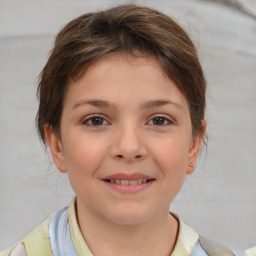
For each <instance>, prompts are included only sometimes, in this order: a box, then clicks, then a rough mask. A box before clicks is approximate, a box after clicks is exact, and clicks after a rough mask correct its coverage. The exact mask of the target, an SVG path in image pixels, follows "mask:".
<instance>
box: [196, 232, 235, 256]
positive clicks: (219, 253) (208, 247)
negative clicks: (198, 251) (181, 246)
mask: <svg viewBox="0 0 256 256" xmlns="http://www.w3.org/2000/svg"><path fill="white" fill-rule="evenodd" d="M199 243H200V245H201V247H202V249H203V250H204V251H205V252H206V253H207V255H209V256H234V255H235V254H234V253H233V252H232V251H231V250H229V249H228V248H227V247H225V246H224V245H221V244H219V243H216V242H214V241H212V240H210V239H208V238H206V237H203V236H199Z"/></svg>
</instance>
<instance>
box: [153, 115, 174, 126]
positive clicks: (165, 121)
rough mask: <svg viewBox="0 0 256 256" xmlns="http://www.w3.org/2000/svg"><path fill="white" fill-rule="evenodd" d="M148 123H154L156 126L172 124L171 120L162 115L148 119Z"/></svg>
mask: <svg viewBox="0 0 256 256" xmlns="http://www.w3.org/2000/svg"><path fill="white" fill-rule="evenodd" d="M149 124H151V125H156V126H166V125H170V124H172V122H171V121H170V120H169V119H167V118H165V117H163V116H157V117H154V118H152V119H151V120H150V121H149Z"/></svg>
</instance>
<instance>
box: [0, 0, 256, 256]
mask: <svg viewBox="0 0 256 256" xmlns="http://www.w3.org/2000/svg"><path fill="white" fill-rule="evenodd" d="M130 2H132V3H139V4H143V5H148V6H151V7H154V8H157V9H159V10H161V11H163V12H165V13H166V14H169V15H171V16H172V17H175V19H176V20H177V21H178V22H179V23H180V24H182V25H183V26H184V27H185V29H186V30H187V31H188V32H189V34H190V35H191V37H192V38H193V40H194V42H195V43H196V45H197V47H198V49H199V54H200V59H201V61H202V64H203V67H204V69H205V72H206V76H207V80H208V93H207V98H208V108H207V121H208V136H209V143H208V153H207V157H206V159H205V154H202V157H201V160H200V163H199V165H198V167H197V170H196V172H195V173H194V174H193V175H190V176H188V177H187V179H186V182H185V184H184V186H183V188H182V190H181V192H180V194H179V195H178V197H177V198H176V200H175V202H174V203H173V205H172V207H171V210H172V211H174V212H176V213H178V214H179V215H180V216H181V217H182V218H183V219H184V220H185V221H186V222H187V223H188V224H189V225H191V226H192V227H194V228H195V229H196V230H197V231H198V232H199V233H201V234H202V235H205V236H208V237H210V238H212V239H214V240H216V241H219V242H222V243H224V244H226V245H227V246H229V247H231V248H232V249H233V250H234V251H236V252H238V253H239V254H240V255H241V252H242V251H243V250H244V249H245V248H248V247H252V246H255V245H256V186H255V181H256V168H255V166H256V145H255V143H256V132H255V131H256V74H255V73H256V20H255V19H253V18H251V17H250V16H249V15H247V14H245V13H243V12H241V11H239V10H237V9H236V8H235V6H234V5H233V6H229V4H227V5H223V4H221V3H218V2H222V3H223V2H225V3H229V2H230V3H231V2H236V1H228V0H226V1H224V0H223V1H207V0H201V1H199V0H197V1H196V0H169V1H167V0H166V1H164V0H162V1H154V0H151V1H150V0H148V1H130ZM241 2H242V3H244V6H245V7H246V8H248V10H249V11H250V12H251V13H252V14H253V13H256V1H255V0H241ZM118 3H127V1H113V0H112V1H106V0H105V1H103V0H102V1H100V0H88V1H86V0H74V1H69V0H62V1H57V0H51V1H49V0H41V1H39V0H38V1H34V0H33V1H32V0H16V1H15V0H0V120H1V125H0V154H1V161H0V248H1V249H3V248H5V247H7V246H9V245H11V244H12V243H14V242H16V241H17V240H19V239H20V238H21V237H22V236H23V235H24V234H25V233H26V232H28V231H30V230H31V229H32V228H33V227H35V226H36V225H37V224H39V223H40V222H41V221H43V220H44V219H45V218H47V217H48V216H49V215H50V214H51V213H53V212H54V211H55V210H57V209H59V208H60V207H62V206H64V205H65V204H67V203H68V202H69V201H70V199H71V198H72V196H73V193H72V190H71V189H70V188H69V183H68V180H67V178H66V177H65V176H63V175H61V174H59V173H58V172H57V171H56V169H55V167H54V166H53V165H52V164H49V162H50V161H49V159H50V157H49V154H48V153H45V152H44V150H43V148H42V146H41V145H40V143H39V140H38V137H37V135H36V131H35V127H34V117H35V115H36V111H37V100H36V97H35V95H36V84H37V76H38V74H39V73H40V71H41V69H42V68H43V66H44V64H45V62H46V59H47V56H48V52H49V50H50V49H51V47H52V45H53V40H54V36H55V35H56V33H57V32H58V31H59V29H60V28H61V27H62V26H63V25H64V24H65V23H67V22H68V21H69V20H70V19H72V18H75V17H76V16H78V15H80V14H83V13H85V12H88V11H91V10H97V9H102V8H105V7H109V6H112V5H113V4H115V5H116V4H118Z"/></svg>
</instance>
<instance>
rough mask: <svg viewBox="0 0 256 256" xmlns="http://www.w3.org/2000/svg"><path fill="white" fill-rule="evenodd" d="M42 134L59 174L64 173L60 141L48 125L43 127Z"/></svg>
mask: <svg viewBox="0 0 256 256" xmlns="http://www.w3.org/2000/svg"><path fill="white" fill-rule="evenodd" d="M44 134H45V137H46V141H47V143H48V146H49V148H50V151H51V155H52V159H53V162H54V163H55V165H56V167H57V168H58V170H59V171H60V172H63V173H64V172H66V171H67V170H66V164H65V158H64V154H63V147H62V143H61V140H60V139H59V138H58V136H57V135H56V133H55V132H54V131H53V129H52V127H50V126H49V125H48V124H46V125H45V126H44Z"/></svg>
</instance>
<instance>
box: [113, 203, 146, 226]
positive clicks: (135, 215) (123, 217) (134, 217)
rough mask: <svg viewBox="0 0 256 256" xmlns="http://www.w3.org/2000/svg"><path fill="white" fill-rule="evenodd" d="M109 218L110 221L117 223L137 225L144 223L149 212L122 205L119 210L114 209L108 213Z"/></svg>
mask: <svg viewBox="0 0 256 256" xmlns="http://www.w3.org/2000/svg"><path fill="white" fill-rule="evenodd" d="M108 218H109V220H110V221H111V222H112V223H115V224H118V225H130V226H132V225H139V224H142V223H145V222H146V221H147V220H148V219H149V218H150V216H149V214H148V212H147V211H145V210H144V211H143V210H142V209H138V208H137V209H136V208H134V209H132V208H131V207H130V208H128V207H124V208H122V209H120V210H116V211H114V212H112V214H111V213H110V214H109V216H108Z"/></svg>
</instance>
